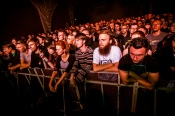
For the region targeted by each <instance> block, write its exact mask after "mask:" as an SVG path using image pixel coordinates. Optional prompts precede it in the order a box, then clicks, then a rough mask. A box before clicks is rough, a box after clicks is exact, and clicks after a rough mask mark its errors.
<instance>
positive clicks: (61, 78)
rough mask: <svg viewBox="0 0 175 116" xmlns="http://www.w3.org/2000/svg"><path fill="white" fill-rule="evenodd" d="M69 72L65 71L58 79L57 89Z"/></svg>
mask: <svg viewBox="0 0 175 116" xmlns="http://www.w3.org/2000/svg"><path fill="white" fill-rule="evenodd" d="M67 74H68V73H67V72H64V73H63V74H62V75H61V77H60V78H59V79H58V81H57V82H56V84H55V90H57V87H58V85H59V84H60V83H61V82H62V81H63V80H64V79H65V77H66V76H67Z"/></svg>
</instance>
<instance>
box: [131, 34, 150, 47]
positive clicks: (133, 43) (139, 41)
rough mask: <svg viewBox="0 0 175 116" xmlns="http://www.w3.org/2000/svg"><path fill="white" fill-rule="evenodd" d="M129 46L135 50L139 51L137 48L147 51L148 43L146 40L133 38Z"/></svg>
mask: <svg viewBox="0 0 175 116" xmlns="http://www.w3.org/2000/svg"><path fill="white" fill-rule="evenodd" d="M129 46H130V47H131V46H133V47H134V48H135V49H139V48H142V47H144V48H146V49H147V50H148V49H149V42H148V39H147V38H145V37H137V38H133V39H132V40H131V41H130V43H129Z"/></svg>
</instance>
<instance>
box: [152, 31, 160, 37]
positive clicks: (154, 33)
mask: <svg viewBox="0 0 175 116" xmlns="http://www.w3.org/2000/svg"><path fill="white" fill-rule="evenodd" d="M160 33H161V31H160V30H159V31H155V32H153V35H154V36H157V35H160Z"/></svg>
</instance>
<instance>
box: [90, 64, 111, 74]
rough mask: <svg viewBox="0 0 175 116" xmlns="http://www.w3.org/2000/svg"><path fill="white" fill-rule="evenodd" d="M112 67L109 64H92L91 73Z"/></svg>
mask: <svg viewBox="0 0 175 116" xmlns="http://www.w3.org/2000/svg"><path fill="white" fill-rule="evenodd" d="M112 65H113V64H112V63H109V64H95V63H93V71H94V72H98V71H104V70H105V69H106V68H109V67H111V66H112Z"/></svg>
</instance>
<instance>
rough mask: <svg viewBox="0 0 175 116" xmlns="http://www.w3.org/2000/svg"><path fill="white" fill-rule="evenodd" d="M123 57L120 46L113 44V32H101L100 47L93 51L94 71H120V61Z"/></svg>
mask: <svg viewBox="0 0 175 116" xmlns="http://www.w3.org/2000/svg"><path fill="white" fill-rule="evenodd" d="M121 57H122V53H121V50H120V48H119V47H118V46H114V45H112V34H111V32H110V31H109V30H102V31H101V32H100V33H99V47H97V48H96V49H95V50H94V53H93V71H95V72H98V71H106V72H118V63H119V60H120V58H121Z"/></svg>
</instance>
